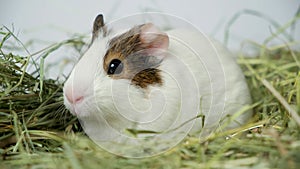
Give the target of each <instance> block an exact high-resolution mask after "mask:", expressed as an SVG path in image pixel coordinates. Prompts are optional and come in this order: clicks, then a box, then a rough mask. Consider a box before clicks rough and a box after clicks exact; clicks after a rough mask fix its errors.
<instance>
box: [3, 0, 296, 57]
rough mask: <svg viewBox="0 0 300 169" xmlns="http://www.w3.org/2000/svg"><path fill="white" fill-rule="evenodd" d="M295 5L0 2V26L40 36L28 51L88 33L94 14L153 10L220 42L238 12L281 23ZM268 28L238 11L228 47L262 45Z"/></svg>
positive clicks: (159, 0) (277, 1)
mask: <svg viewBox="0 0 300 169" xmlns="http://www.w3.org/2000/svg"><path fill="white" fill-rule="evenodd" d="M299 4H300V0H210V1H209V0H186V1H183V0H181V1H179V0H149V1H142V0H110V1H108V0H106V1H105V0H85V1H83V0H26V1H19V0H0V13H1V14H0V24H2V25H5V26H7V27H9V28H14V32H15V34H17V36H18V37H19V39H20V40H21V41H22V42H26V41H28V40H30V39H37V40H42V41H36V42H38V43H39V42H40V43H39V44H35V48H30V50H31V52H34V51H35V50H39V49H41V48H42V47H45V46H47V45H48V44H50V43H54V42H59V41H62V40H64V39H67V38H68V37H70V36H71V35H73V34H74V33H80V34H86V35H89V33H90V32H91V29H92V22H93V20H94V18H95V16H96V15H97V14H99V13H103V14H104V16H105V20H106V21H108V22H109V21H112V20H116V19H118V18H120V17H123V16H128V15H132V14H136V13H140V12H146V11H152V12H153V11H155V12H164V13H168V14H172V15H175V16H178V17H181V18H184V19H186V20H187V21H189V22H190V23H192V24H193V25H195V26H196V27H197V28H199V29H200V30H202V31H203V32H206V33H208V34H210V35H211V36H213V37H215V38H216V39H218V40H219V41H221V42H222V41H223V38H224V30H225V26H226V24H227V23H228V21H229V20H230V18H232V17H233V15H234V14H236V13H237V12H239V11H242V10H245V9H251V10H255V11H258V12H260V13H262V14H264V15H266V16H268V17H270V18H272V19H273V20H274V21H276V22H277V23H279V24H280V25H283V24H285V23H287V22H288V21H289V20H291V19H292V18H293V17H294V16H295V14H296V12H297V9H298V8H299ZM299 27H300V25H299V21H298V22H297V24H296V31H295V34H294V35H293V36H294V38H295V39H297V40H299V39H300V31H299ZM271 31H273V32H274V31H275V28H274V27H272V26H271V24H270V22H268V21H266V20H264V19H262V18H261V17H256V16H253V15H247V14H245V13H244V14H243V15H241V16H240V18H239V19H238V20H236V21H235V23H234V24H233V26H232V28H231V34H230V39H229V45H228V47H229V48H230V49H231V50H233V51H236V50H238V49H239V48H240V43H241V42H242V41H244V40H246V39H250V40H253V41H256V42H258V43H262V42H263V40H264V39H266V38H267V37H269V36H270V35H271V34H270V32H271ZM287 32H289V29H288V30H287ZM278 43H280V42H278Z"/></svg>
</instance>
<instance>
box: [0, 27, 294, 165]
mask: <svg viewBox="0 0 300 169" xmlns="http://www.w3.org/2000/svg"><path fill="white" fill-rule="evenodd" d="M279 29H280V28H279ZM0 35H1V39H2V40H1V43H0V154H1V157H2V158H1V159H0V161H1V167H4V168H76V169H77V168H78V169H80V168H124V167H126V168H245V169H246V168H297V167H299V166H300V153H299V152H300V132H299V126H300V123H299V112H300V72H299V70H300V64H299V61H300V53H299V52H296V51H292V50H291V49H290V45H291V44H297V43H299V42H290V43H287V44H284V45H279V46H275V47H274V46H273V47H266V46H267V45H266V44H263V45H257V44H256V43H252V42H251V43H250V44H251V45H253V46H256V47H257V48H258V49H259V50H260V55H259V56H257V57H252V58H246V57H244V56H243V54H240V57H239V60H238V62H239V64H240V65H241V67H242V69H243V72H244V74H245V76H246V79H247V82H248V85H249V87H250V90H251V95H252V97H253V103H254V104H253V110H254V112H255V117H254V118H255V121H254V122H252V123H250V124H247V125H245V126H243V127H241V128H238V129H235V130H232V131H227V132H226V133H217V134H215V135H213V136H211V137H209V138H207V139H205V140H203V141H202V142H199V140H198V138H197V137H193V136H189V137H187V138H186V139H184V141H182V142H181V143H180V144H179V145H178V146H176V147H174V148H173V149H172V150H170V151H167V152H165V153H163V154H162V155H160V156H155V157H152V158H145V159H127V158H123V157H119V156H116V155H113V154H110V153H108V152H106V151H104V150H102V149H100V148H99V147H98V146H97V145H95V144H94V143H93V142H92V141H91V140H89V139H88V138H87V136H85V134H84V133H83V132H82V131H81V129H80V125H79V124H78V121H77V119H76V118H75V117H73V116H71V115H70V114H69V112H68V111H66V110H65V108H64V106H63V98H62V84H61V83H59V82H58V81H57V80H51V79H44V74H45V72H44V68H43V65H44V64H43V62H41V63H40V64H37V63H35V61H34V60H33V59H32V57H33V54H29V52H28V51H26V50H25V49H26V48H21V49H22V50H24V51H25V53H27V54H28V55H24V56H19V55H15V54H13V53H10V52H5V51H7V49H9V46H10V45H9V43H8V42H9V39H13V40H14V41H16V42H18V43H19V44H20V42H19V40H18V39H17V37H15V36H14V34H13V33H12V32H11V31H9V30H8V29H7V28H5V27H3V28H1V29H0ZM275 36H276V35H272V37H273V38H276V37H275ZM82 44H83V41H82V39H80V38H77V39H76V38H75V39H70V40H67V41H64V42H62V43H58V44H55V45H52V46H50V47H49V48H46V49H44V50H41V51H40V52H38V53H36V54H34V55H39V56H40V57H41V58H46V57H47V56H48V55H49V54H50V53H51V52H53V51H55V50H57V49H58V48H60V47H62V46H66V45H69V46H71V47H74V48H78V45H79V46H80V45H82ZM21 46H23V45H22V44H21ZM42 61H43V60H42ZM29 64H31V65H34V66H35V67H36V71H34V72H33V73H30V74H29V73H27V72H26V69H27V66H28V65H29Z"/></svg>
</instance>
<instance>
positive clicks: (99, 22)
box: [92, 14, 107, 42]
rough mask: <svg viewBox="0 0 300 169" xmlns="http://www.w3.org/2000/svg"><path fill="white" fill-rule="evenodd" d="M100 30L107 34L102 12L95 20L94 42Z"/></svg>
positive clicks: (104, 34)
mask: <svg viewBox="0 0 300 169" xmlns="http://www.w3.org/2000/svg"><path fill="white" fill-rule="evenodd" d="M99 32H102V33H103V36H106V33H107V31H106V27H105V25H104V19H103V15H102V14H99V15H97V17H96V18H95V20H94V25H93V37H92V42H93V41H94V39H96V38H97V37H98V36H99Z"/></svg>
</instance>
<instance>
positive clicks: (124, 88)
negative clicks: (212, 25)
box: [64, 19, 251, 140]
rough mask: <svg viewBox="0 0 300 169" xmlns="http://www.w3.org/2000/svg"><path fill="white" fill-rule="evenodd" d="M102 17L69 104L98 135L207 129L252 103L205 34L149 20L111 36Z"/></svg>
mask: <svg viewBox="0 0 300 169" xmlns="http://www.w3.org/2000/svg"><path fill="white" fill-rule="evenodd" d="M96 21H97V19H96ZM96 21H95V23H94V31H93V40H92V44H91V46H90V48H89V49H88V50H87V52H86V53H85V54H84V55H83V57H82V58H81V59H80V60H79V62H78V63H77V64H76V65H75V67H74V69H73V70H72V73H71V75H70V77H69V78H68V80H67V81H66V83H65V86H64V103H65V105H66V107H67V108H68V109H69V110H70V112H71V113H72V114H74V115H76V116H77V117H78V118H79V119H80V121H81V124H82V125H83V128H84V130H85V132H86V133H87V134H88V135H94V136H95V138H96V139H97V140H113V139H116V138H117V137H118V134H121V135H122V134H126V132H128V131H132V130H134V131H147V132H150V133H151V134H153V133H162V132H165V131H173V130H178V132H177V134H180V133H185V134H186V133H187V132H190V131H194V132H197V131H201V132H203V133H209V132H211V131H213V130H215V129H216V128H218V127H219V126H220V125H221V124H222V123H224V121H226V117H229V116H230V115H233V114H235V113H237V112H238V111H239V110H240V109H241V108H242V107H243V106H245V105H247V104H250V103H251V99H250V95H249V91H248V88H247V85H246V82H245V79H244V77H243V74H242V72H241V70H240V68H239V67H238V65H237V64H236V63H235V60H234V58H233V57H232V56H231V54H230V53H229V52H228V51H227V50H226V49H225V48H223V47H222V45H221V44H219V43H218V42H216V41H214V40H212V39H210V38H208V37H206V36H205V35H204V34H199V32H193V31H190V30H184V29H173V30H168V31H161V30H160V29H158V28H157V27H156V26H155V25H153V24H151V23H147V24H141V25H138V26H135V27H134V28H132V29H130V30H127V31H121V33H118V34H113V35H112V34H109V33H108V32H109V31H107V28H106V27H105V26H104V24H103V23H101V22H100V24H99V23H98V24H97V23H96ZM98 22H99V21H98ZM250 116H251V112H250V111H248V112H245V113H243V114H242V115H241V116H239V117H238V118H236V119H235V121H232V122H231V124H230V125H229V127H236V126H238V125H240V124H243V123H245V122H246V121H247V120H248V119H249V118H250ZM224 119H225V120H224ZM183 124H184V125H183ZM116 133H117V134H116Z"/></svg>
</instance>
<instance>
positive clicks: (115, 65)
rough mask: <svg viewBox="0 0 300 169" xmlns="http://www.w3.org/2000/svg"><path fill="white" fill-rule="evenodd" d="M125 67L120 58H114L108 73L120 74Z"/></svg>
mask: <svg viewBox="0 0 300 169" xmlns="http://www.w3.org/2000/svg"><path fill="white" fill-rule="evenodd" d="M123 68H124V66H123V63H122V62H121V61H120V60H119V59H114V60H112V61H111V62H110V63H109V66H108V71H107V74H109V75H113V74H120V73H121V72H122V71H123Z"/></svg>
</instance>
